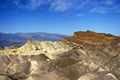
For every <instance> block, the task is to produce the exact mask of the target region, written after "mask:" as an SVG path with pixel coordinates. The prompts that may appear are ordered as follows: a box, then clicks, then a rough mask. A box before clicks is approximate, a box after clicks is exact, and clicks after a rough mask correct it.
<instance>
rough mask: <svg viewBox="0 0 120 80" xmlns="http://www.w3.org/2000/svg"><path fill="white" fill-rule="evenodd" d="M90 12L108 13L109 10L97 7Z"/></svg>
mask: <svg viewBox="0 0 120 80" xmlns="http://www.w3.org/2000/svg"><path fill="white" fill-rule="evenodd" d="M90 12H95V13H102V14H104V13H107V9H106V8H104V7H95V8H92V9H91V10H90Z"/></svg>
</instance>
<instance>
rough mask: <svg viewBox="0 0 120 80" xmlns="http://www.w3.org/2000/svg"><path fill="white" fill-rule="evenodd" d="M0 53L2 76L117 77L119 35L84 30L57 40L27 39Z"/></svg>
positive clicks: (13, 79) (30, 79)
mask: <svg viewBox="0 0 120 80" xmlns="http://www.w3.org/2000/svg"><path fill="white" fill-rule="evenodd" d="M92 34H93V36H92ZM89 35H90V36H89ZM80 36H82V38H81V37H80ZM84 36H85V37H84ZM90 38H92V39H90ZM94 39H95V40H94ZM98 39H100V40H101V42H99V41H98V42H97V40H98ZM89 40H90V41H89ZM93 40H94V41H95V43H94V42H93ZM0 54H1V56H0V64H1V65H0V79H2V80H120V37H117V36H113V35H108V34H102V33H95V32H91V31H87V32H77V35H76V33H75V34H74V36H71V37H68V38H64V39H63V40H62V41H61V42H50V41H44V42H39V41H35V40H33V39H29V40H28V41H27V43H26V44H25V45H23V46H22V47H20V48H15V49H5V50H1V51H0Z"/></svg>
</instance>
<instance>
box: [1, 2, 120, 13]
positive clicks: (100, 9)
mask: <svg viewBox="0 0 120 80" xmlns="http://www.w3.org/2000/svg"><path fill="white" fill-rule="evenodd" d="M2 1H3V0H2ZM4 1H6V2H12V3H13V4H14V5H16V7H18V8H22V9H30V10H33V9H38V8H40V7H43V6H42V5H46V6H48V7H47V8H48V9H50V10H53V11H58V12H63V11H67V10H78V11H82V10H84V11H86V12H88V13H89V12H92V13H93V12H94V13H102V14H105V13H107V12H109V11H116V12H118V11H119V7H120V1H119V0H4Z"/></svg>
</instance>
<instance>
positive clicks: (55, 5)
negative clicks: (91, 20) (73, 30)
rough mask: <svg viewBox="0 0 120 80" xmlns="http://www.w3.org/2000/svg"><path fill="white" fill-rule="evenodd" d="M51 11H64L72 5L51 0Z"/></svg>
mask: <svg viewBox="0 0 120 80" xmlns="http://www.w3.org/2000/svg"><path fill="white" fill-rule="evenodd" d="M50 4H51V7H50V8H51V9H54V10H55V11H65V10H68V9H70V8H71V7H72V5H73V3H72V2H71V1H68V0H53V1H52V2H51V3H50Z"/></svg>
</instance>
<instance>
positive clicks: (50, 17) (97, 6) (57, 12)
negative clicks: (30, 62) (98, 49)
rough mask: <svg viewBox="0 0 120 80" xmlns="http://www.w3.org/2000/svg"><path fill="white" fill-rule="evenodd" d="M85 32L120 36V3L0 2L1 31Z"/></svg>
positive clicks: (84, 0) (115, 0)
mask: <svg viewBox="0 0 120 80" xmlns="http://www.w3.org/2000/svg"><path fill="white" fill-rule="evenodd" d="M85 30H92V31H95V32H104V33H111V34H114V35H118V36H120V0H0V32H4V33H16V32H48V33H60V34H67V35H72V34H73V32H75V31H85Z"/></svg>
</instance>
